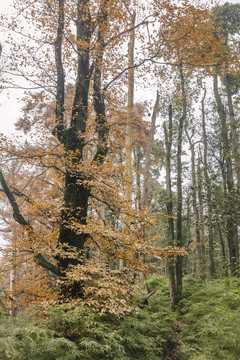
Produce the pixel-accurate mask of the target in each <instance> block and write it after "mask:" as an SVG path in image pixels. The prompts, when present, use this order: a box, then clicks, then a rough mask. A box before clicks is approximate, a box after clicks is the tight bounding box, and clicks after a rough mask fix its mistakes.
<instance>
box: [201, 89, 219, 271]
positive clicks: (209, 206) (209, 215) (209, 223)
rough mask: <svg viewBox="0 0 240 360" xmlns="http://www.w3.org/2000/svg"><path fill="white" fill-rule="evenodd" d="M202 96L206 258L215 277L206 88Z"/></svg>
mask: <svg viewBox="0 0 240 360" xmlns="http://www.w3.org/2000/svg"><path fill="white" fill-rule="evenodd" d="M203 90H204V94H203V98H202V101H201V105H202V109H201V110H202V131H203V172H204V179H205V185H206V193H207V196H206V197H207V228H208V256H209V268H210V275H211V277H214V275H215V272H216V271H215V263H214V248H213V232H212V199H211V188H210V178H209V174H208V144H207V131H206V120H205V97H206V92H207V90H206V88H204V89H203Z"/></svg>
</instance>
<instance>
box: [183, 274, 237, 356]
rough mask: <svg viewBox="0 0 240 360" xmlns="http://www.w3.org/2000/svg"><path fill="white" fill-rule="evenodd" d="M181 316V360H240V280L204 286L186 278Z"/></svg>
mask: <svg viewBox="0 0 240 360" xmlns="http://www.w3.org/2000/svg"><path fill="white" fill-rule="evenodd" d="M184 289H185V291H184V293H183V295H184V300H183V301H182V303H181V305H180V309H181V314H180V319H181V324H182V332H181V347H180V349H181V350H180V353H181V359H183V360H185V359H186V360H216V359H217V360H239V359H240V325H239V324H240V279H237V278H225V279H217V280H212V281H208V282H206V283H204V282H203V281H200V280H197V279H193V278H190V277H187V278H186V279H185V282H184Z"/></svg>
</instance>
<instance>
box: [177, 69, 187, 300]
mask: <svg viewBox="0 0 240 360" xmlns="http://www.w3.org/2000/svg"><path fill="white" fill-rule="evenodd" d="M179 71H180V81H181V94H182V116H181V117H180V120H179V125H178V139H177V224H176V245H177V246H179V247H182V246H183V235H182V141H183V129H184V123H185V121H186V115H187V101H186V92H185V81H184V75H183V71H182V68H181V66H180V67H179ZM182 278H183V258H182V256H180V255H177V260H176V283H177V292H176V303H178V302H179V301H180V300H181V298H182Z"/></svg>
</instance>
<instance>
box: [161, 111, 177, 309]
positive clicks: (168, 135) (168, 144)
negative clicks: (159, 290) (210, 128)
mask: <svg viewBox="0 0 240 360" xmlns="http://www.w3.org/2000/svg"><path fill="white" fill-rule="evenodd" d="M168 118H169V121H168V124H169V125H168V130H167V126H166V123H164V124H163V126H164V134H165V161H166V195H167V218H168V245H169V246H174V220H173V199H172V182H171V149H172V132H173V124H172V105H169V111H168ZM168 274H169V290H170V304H171V308H172V309H174V308H175V303H176V279H175V268H174V256H172V258H171V259H170V262H169V263H168Z"/></svg>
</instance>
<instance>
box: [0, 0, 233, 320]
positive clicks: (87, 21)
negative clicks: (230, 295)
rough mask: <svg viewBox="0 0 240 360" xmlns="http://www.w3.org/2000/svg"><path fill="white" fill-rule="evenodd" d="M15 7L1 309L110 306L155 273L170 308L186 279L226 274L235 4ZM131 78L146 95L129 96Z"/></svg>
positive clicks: (3, 176) (5, 65) (8, 59)
mask: <svg viewBox="0 0 240 360" xmlns="http://www.w3.org/2000/svg"><path fill="white" fill-rule="evenodd" d="M213 9H214V10H213ZM15 11H16V13H15V15H13V16H10V18H11V19H7V18H6V17H5V16H3V17H2V28H1V29H2V31H4V33H6V32H7V34H8V36H9V37H8V39H7V40H6V45H4V43H3V44H2V51H1V64H2V65H1V82H2V90H3V91H5V90H7V89H10V88H13V89H16V88H18V89H19V88H22V87H28V88H29V89H28V91H26V93H25V97H24V99H22V100H21V102H22V103H24V106H23V109H22V113H21V117H20V118H19V119H18V120H17V121H16V129H17V131H18V133H17V135H15V136H11V137H6V136H5V135H2V136H1V173H0V181H1V186H2V189H1V193H0V196H1V204H2V206H1V224H2V228H1V232H2V234H3V236H4V239H6V241H7V242H8V245H7V246H5V247H4V248H3V249H2V253H3V258H2V264H1V268H2V284H3V285H2V300H1V304H2V306H4V307H7V308H8V310H9V311H10V313H11V314H12V315H14V314H15V313H16V312H17V311H19V310H20V309H21V308H26V307H28V306H30V305H37V304H40V303H41V304H42V303H43V301H44V302H45V303H46V301H47V303H48V304H49V303H51V304H55V305H56V303H59V302H60V303H62V302H63V303H66V302H69V303H70V305H71V306H73V305H74V306H76V305H79V304H80V305H86V306H88V307H89V308H93V309H95V310H96V311H98V312H100V313H109V312H110V313H113V314H116V315H117V316H123V315H125V314H126V313H129V312H131V311H132V310H133V309H134V307H135V305H136V296H140V297H142V300H141V301H140V303H141V302H142V305H144V304H145V303H147V301H148V300H147V298H148V299H149V297H150V296H152V295H153V292H151V289H150V288H148V287H147V284H148V283H147V282H146V277H149V276H150V275H152V274H155V275H157V276H158V277H161V276H166V275H167V276H168V278H169V284H170V303H171V307H172V309H174V308H176V306H177V305H179V304H180V303H181V301H182V299H183V278H184V276H185V275H187V274H191V275H192V276H194V277H199V278H201V279H202V280H205V279H209V278H212V279H213V278H216V277H228V276H230V275H231V276H234V277H235V276H238V275H239V224H238V222H239V184H240V162H239V161H240V159H239V144H238V143H239V86H240V85H239V29H240V6H239V5H238V4H235V5H231V4H228V3H227V4H225V5H222V6H220V7H214V6H213V4H211V5H209V4H207V5H206V4H201V3H198V2H193V3H191V2H188V1H183V2H181V3H179V2H178V3H174V2H169V1H165V2H164V1H163V2H158V1H154V2H152V3H148V4H147V6H145V4H139V3H137V2H130V1H123V2H122V3H120V2H115V1H113V0H112V1H107V0H105V1H99V2H94V1H93V2H87V1H80V0H79V1H78V5H77V6H76V4H75V3H74V4H73V3H71V2H67V4H66V5H65V7H64V1H63V0H59V2H56V1H53V2H51V1H34V2H29V3H28V2H26V1H25V2H23V3H22V2H21V1H19V2H16V10H15ZM39 14H40V15H39ZM21 18H22V21H23V22H22V23H21V21H20V20H21ZM26 22H27V23H28V24H29V28H26ZM35 30H36V32H35ZM40 34H41V35H40ZM16 54H17V56H16ZM18 79H24V82H22V80H21V81H20V82H19V81H18ZM143 82H144V86H147V88H148V87H155V88H156V93H155V94H154V100H153V101H152V102H150V103H149V102H146V101H145V102H140V101H137V100H136V97H134V90H136V89H135V85H136V84H138V83H139V84H140V85H139V86H140V87H141V86H142V85H141V84H142V83H143ZM153 84H154V85H153ZM157 118H158V119H160V124H157V125H156V119H157ZM149 119H150V121H149ZM156 128H158V136H156V135H155V132H156ZM21 133H23V137H22V138H21V135H19V134H21ZM163 177H165V180H164V181H162V180H161V181H159V179H162V178H163ZM12 213H13V217H14V219H12ZM144 292H145V294H144ZM140 294H141V295H140Z"/></svg>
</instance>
